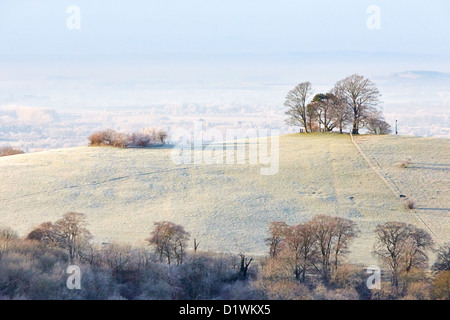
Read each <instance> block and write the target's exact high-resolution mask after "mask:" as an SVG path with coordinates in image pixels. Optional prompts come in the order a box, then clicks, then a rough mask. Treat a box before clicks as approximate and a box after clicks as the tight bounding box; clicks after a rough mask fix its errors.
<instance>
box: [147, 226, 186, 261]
mask: <svg viewBox="0 0 450 320" xmlns="http://www.w3.org/2000/svg"><path fill="white" fill-rule="evenodd" d="M154 225H155V229H154V230H153V231H152V233H151V237H150V238H148V239H146V240H147V241H148V242H149V244H150V245H152V246H154V247H155V250H156V253H157V254H158V255H159V259H160V261H162V260H163V259H164V258H166V259H167V263H168V264H170V263H171V262H172V258H174V259H175V260H176V262H177V264H182V263H183V257H184V255H185V253H186V252H185V248H186V245H187V241H188V240H189V236H190V235H189V233H188V232H186V231H185V230H184V228H183V227H182V226H180V225H177V224H175V223H173V222H170V221H161V222H155V223H154Z"/></svg>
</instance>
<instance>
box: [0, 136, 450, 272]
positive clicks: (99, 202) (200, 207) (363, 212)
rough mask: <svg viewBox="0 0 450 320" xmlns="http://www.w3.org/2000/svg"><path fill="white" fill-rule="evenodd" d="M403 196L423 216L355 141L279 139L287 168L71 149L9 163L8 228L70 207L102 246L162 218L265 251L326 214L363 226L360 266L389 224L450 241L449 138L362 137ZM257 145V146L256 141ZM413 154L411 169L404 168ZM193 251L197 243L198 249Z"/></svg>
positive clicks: (0, 190) (5, 170)
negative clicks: (270, 238)
mask: <svg viewBox="0 0 450 320" xmlns="http://www.w3.org/2000/svg"><path fill="white" fill-rule="evenodd" d="M356 142H357V143H358V145H360V147H361V149H362V150H363V152H365V153H366V154H367V156H368V158H369V160H370V161H372V162H373V164H374V166H375V167H376V168H377V170H379V172H380V173H381V174H382V175H384V176H385V177H386V180H388V181H390V183H392V186H393V188H395V190H398V191H399V192H401V194H404V195H406V196H408V197H411V198H414V199H415V200H416V201H417V209H416V210H414V211H413V212H411V211H409V210H407V209H405V207H404V205H403V203H402V201H400V200H399V198H398V197H397V196H396V195H395V194H394V193H393V192H392V191H391V190H390V189H389V188H388V187H387V186H386V184H385V183H384V182H383V180H382V179H381V178H380V177H379V176H378V175H377V174H376V173H375V171H374V170H373V169H372V168H371V167H369V165H368V164H367V163H366V161H365V160H364V158H363V157H362V156H361V155H360V154H359V152H358V150H357V148H356V147H355V146H354V145H353V144H352V142H351V140H350V137H349V136H347V135H336V134H311V135H288V136H282V137H280V168H279V171H278V173H277V174H276V175H273V176H262V175H260V167H261V166H260V165H250V164H245V165H236V164H235V165H175V164H174V163H173V162H172V158H171V153H172V150H171V149H170V148H160V149H158V148H155V149H113V148H89V147H81V148H72V149H61V150H55V151H48V152H41V153H32V154H23V155H16V156H11V157H3V158H0V177H1V184H0V203H1V206H0V226H10V227H12V228H13V229H15V230H17V231H18V232H19V233H20V234H21V235H24V234H26V233H27V232H29V231H30V230H31V229H32V228H33V227H34V226H36V225H38V224H40V223H41V222H44V221H54V220H56V219H58V218H60V217H61V216H62V215H63V214H64V213H65V212H67V211H77V212H83V213H85V214H86V215H87V216H88V219H89V223H90V225H89V229H90V230H91V232H92V233H93V234H94V236H95V237H96V239H97V240H98V241H112V240H118V241H121V242H130V243H137V242H142V241H143V240H144V239H145V238H146V237H148V235H149V233H150V231H151V230H152V228H153V222H155V221H160V220H170V221H173V222H175V223H178V224H182V225H183V226H184V227H185V229H186V230H187V231H189V232H190V233H191V239H193V238H196V239H197V241H200V249H202V250H212V251H224V252H230V253H239V252H245V253H248V254H255V255H256V254H265V253H266V252H267V248H266V247H265V245H264V238H265V237H266V236H267V227H268V224H269V222H270V221H286V222H287V223H289V224H294V223H298V222H301V221H305V220H307V219H310V218H311V217H313V216H315V215H317V214H327V215H336V216H340V217H345V218H350V219H352V220H354V221H355V222H356V223H357V224H358V227H359V228H360V230H361V235H360V237H359V238H358V239H357V240H356V241H355V242H354V245H353V247H352V253H351V255H350V259H351V261H352V262H356V263H364V264H371V263H376V262H377V260H376V259H375V258H374V257H373V256H372V255H371V253H370V252H371V250H372V247H373V244H374V237H373V230H374V228H375V226H376V225H377V224H379V223H382V222H385V221H404V222H408V223H413V224H416V225H417V226H419V227H422V228H428V229H429V230H431V231H432V232H433V234H434V235H435V236H436V238H437V239H438V240H439V241H441V242H448V241H450V200H449V199H450V189H449V188H450V178H449V177H450V175H449V173H450V140H448V139H432V138H413V137H395V136H360V137H357V138H356ZM250 143H253V142H250ZM408 156H410V157H411V158H412V166H411V167H410V168H404V169H403V168H400V167H399V166H398V163H399V162H400V161H401V160H402V159H404V158H406V157H408ZM191 244H192V242H191Z"/></svg>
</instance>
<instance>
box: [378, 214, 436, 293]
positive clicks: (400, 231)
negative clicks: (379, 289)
mask: <svg viewBox="0 0 450 320" xmlns="http://www.w3.org/2000/svg"><path fill="white" fill-rule="evenodd" d="M375 234H376V236H377V242H376V244H375V248H374V253H375V254H376V255H377V256H379V258H380V259H381V261H382V262H383V263H384V264H385V265H386V266H388V267H389V269H390V270H391V273H392V278H391V284H392V286H394V287H395V288H396V289H397V291H398V287H399V277H400V275H401V274H402V273H403V272H409V271H410V270H411V269H412V268H424V267H425V266H426V265H427V263H428V255H427V251H428V250H429V249H431V248H432V246H433V241H432V239H431V237H430V235H429V234H428V233H427V232H425V231H424V230H421V229H419V228H416V227H415V226H413V225H408V224H406V223H403V222H386V223H385V224H382V225H378V226H377V227H376V229H375Z"/></svg>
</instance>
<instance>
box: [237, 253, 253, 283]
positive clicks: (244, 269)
mask: <svg viewBox="0 0 450 320" xmlns="http://www.w3.org/2000/svg"><path fill="white" fill-rule="evenodd" d="M239 257H240V258H241V267H240V269H239V278H240V279H242V280H244V279H247V273H248V268H249V267H250V264H251V263H252V261H253V258H250V259H247V257H246V256H245V254H243V253H240V254H239Z"/></svg>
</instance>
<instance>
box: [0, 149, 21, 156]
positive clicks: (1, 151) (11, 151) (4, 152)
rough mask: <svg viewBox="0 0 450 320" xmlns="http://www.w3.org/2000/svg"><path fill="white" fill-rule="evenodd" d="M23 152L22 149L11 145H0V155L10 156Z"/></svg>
mask: <svg viewBox="0 0 450 320" xmlns="http://www.w3.org/2000/svg"><path fill="white" fill-rule="evenodd" d="M22 153H25V152H24V151H23V150H20V149H14V148H12V147H0V157H6V156H12V155H16V154H22Z"/></svg>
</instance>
